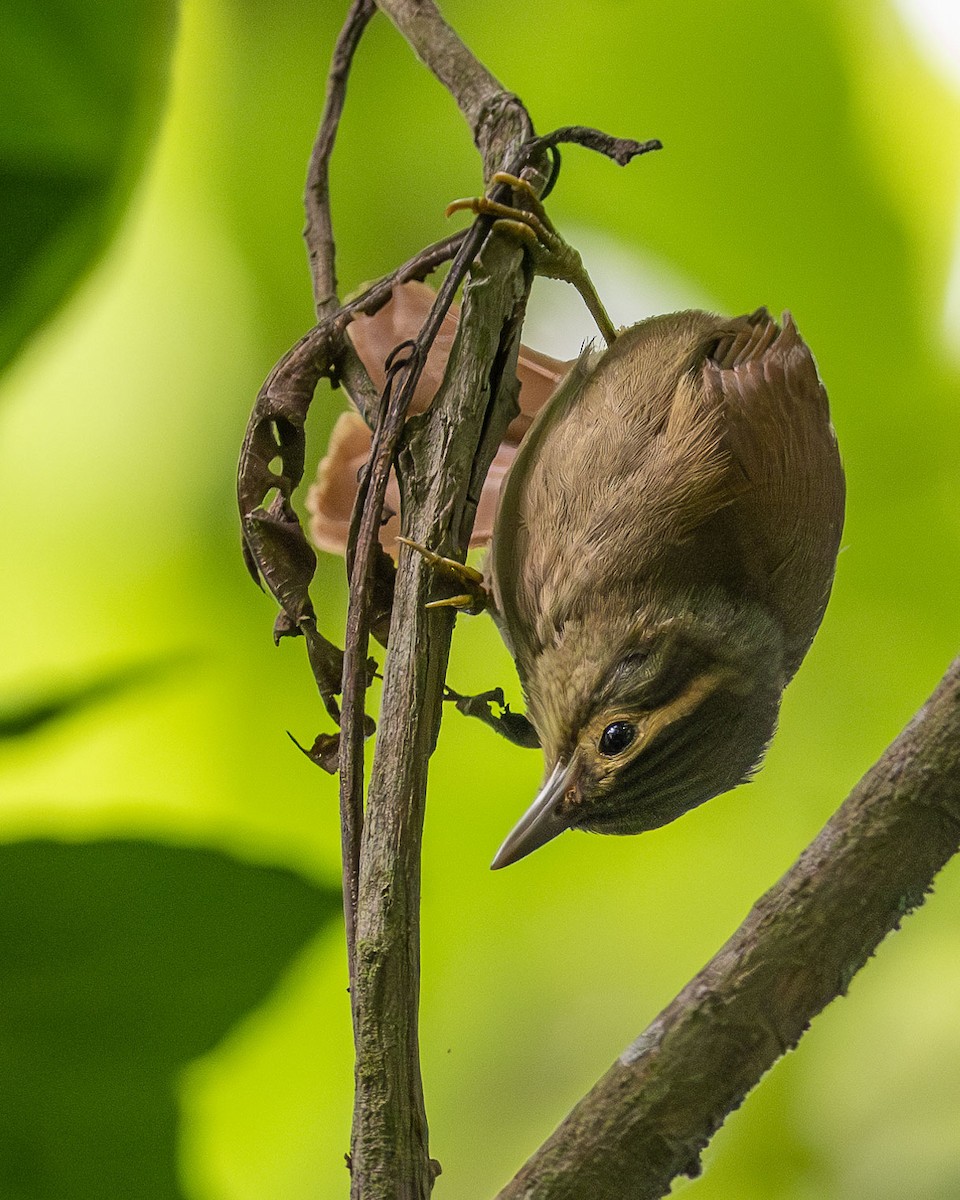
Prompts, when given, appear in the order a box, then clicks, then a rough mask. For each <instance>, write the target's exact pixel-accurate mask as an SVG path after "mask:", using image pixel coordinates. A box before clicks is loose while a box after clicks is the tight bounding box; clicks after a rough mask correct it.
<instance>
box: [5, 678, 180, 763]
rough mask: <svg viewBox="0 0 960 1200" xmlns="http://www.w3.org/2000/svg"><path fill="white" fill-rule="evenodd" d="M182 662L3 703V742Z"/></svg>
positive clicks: (145, 681) (71, 714) (94, 680)
mask: <svg viewBox="0 0 960 1200" xmlns="http://www.w3.org/2000/svg"><path fill="white" fill-rule="evenodd" d="M182 661H183V659H182V658H181V657H177V658H166V659H162V660H160V661H155V662H146V663H135V664H133V665H131V666H128V667H124V668H122V669H121V670H117V671H111V672H108V673H105V674H103V675H99V676H95V677H94V678H92V679H88V680H86V681H85V682H83V683H79V684H73V685H71V686H64V687H61V688H59V689H52V690H48V691H45V692H34V694H33V695H29V694H28V695H26V696H21V697H18V698H17V699H0V742H5V741H10V740H12V739H13V738H20V737H25V736H27V735H28V734H31V733H36V732H37V731H38V730H40V729H42V728H43V727H44V726H45V725H48V724H49V723H50V722H51V721H56V720H59V719H60V718H62V717H71V716H73V715H74V714H76V713H78V712H81V711H82V710H83V709H85V708H87V707H88V706H89V705H91V704H96V703H98V702H100V701H103V700H112V699H113V698H114V697H115V696H118V695H120V694H121V693H122V692H125V691H126V690H127V689H128V688H133V687H138V686H139V685H140V684H144V683H150V682H152V681H153V680H155V679H158V678H160V677H162V676H163V675H165V674H166V673H167V672H168V671H170V670H172V669H173V668H174V667H176V666H177V665H178V664H179V663H181V662H182Z"/></svg>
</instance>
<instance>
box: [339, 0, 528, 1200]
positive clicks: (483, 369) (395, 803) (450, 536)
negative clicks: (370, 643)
mask: <svg viewBox="0 0 960 1200" xmlns="http://www.w3.org/2000/svg"><path fill="white" fill-rule="evenodd" d="M380 7H381V8H382V9H383V10H384V11H385V12H386V13H387V15H388V16H390V18H391V19H392V20H394V22H395V24H397V25H398V27H399V28H400V30H401V32H402V33H404V35H405V36H406V37H408V40H410V41H411V44H413V45H414V46H415V47H416V49H417V51H418V53H419V54H420V56H421V58H423V59H424V61H425V62H426V63H427V65H428V67H430V69H431V70H433V71H434V73H435V74H437V75H438V77H439V78H441V80H446V81H447V82H451V81H457V84H458V94H460V95H462V92H460V91H459V85H460V84H462V83H463V81H469V82H468V83H467V84H466V85H465V86H466V90H467V91H468V93H469V97H468V100H467V102H466V104H463V103H461V108H462V109H463V110H464V111H465V112H466V113H468V119H469V120H470V122H471V128H472V129H473V131H474V136H475V137H476V138H477V140H478V143H482V144H483V145H484V146H485V148H486V154H485V169H486V173H487V174H490V173H492V171H493V170H495V169H496V168H498V167H500V166H502V165H504V163H506V162H507V161H509V159H510V158H511V157H512V156H513V155H514V154H516V153H517V151H518V150H519V148H520V146H521V145H522V144H523V142H524V141H525V140H526V139H527V138H528V137H529V136H530V134H531V132H532V131H531V126H530V122H529V119H528V118H527V116H526V113H525V111H524V110H523V109H522V106H520V104H519V102H518V101H516V99H515V98H513V97H508V96H507V95H506V93H504V92H503V89H502V88H501V87H500V85H499V84H498V83H497V81H496V80H495V79H494V78H493V77H492V76H491V75H490V74H489V73H488V72H487V71H486V70H485V69H484V68H482V67H481V66H480V64H479V63H477V61H476V60H475V59H474V58H473V56H472V55H471V54H470V53H469V52H468V51H467V50H466V48H465V47H464V46H463V45H462V43H460V42H459V40H458V39H457V38H456V37H455V35H453V34H452V31H450V30H449V27H448V26H446V25H445V24H444V23H443V22H442V20H441V19H440V17H439V14H438V13H437V11H436V8H435V6H434V5H433V4H432V3H429V2H427V0H420V2H419V3H417V4H414V5H411V4H409V3H405V2H403V3H395V2H394V0H383V2H382V3H381V4H380ZM473 252H474V251H473V250H471V251H470V253H473ZM488 253H489V256H490V261H489V262H488V263H487V269H488V270H490V271H491V275H490V277H487V278H483V267H481V268H480V272H479V274H478V281H477V283H475V284H472V285H468V287H467V289H466V293H465V297H464V309H463V315H462V319H461V322H460V326H459V332H458V335H457V338H456V341H455V344H454V347H453V350H452V353H451V357H450V365H449V369H448V374H447V383H446V384H445V386H444V387H443V388H442V389H441V392H440V394H439V395H438V396H437V397H436V399H435V400H434V403H433V405H432V406H431V409H430V411H429V412H428V413H427V414H424V416H423V417H422V418H418V419H417V420H416V424H415V425H414V430H413V431H411V432H410V434H409V437H408V432H407V430H405V429H404V426H403V417H404V402H405V396H404V395H403V394H402V393H408V392H409V390H410V389H411V388H412V382H411V379H412V374H411V375H410V376H408V378H407V380H406V381H405V383H404V385H403V386H402V388H401V395H400V396H399V397H398V402H397V405H396V408H395V409H393V406H392V405H391V410H392V411H390V412H384V413H381V423H380V427H379V429H378V431H377V434H376V435H375V449H374V461H373V470H372V474H371V477H370V479H371V485H372V486H371V489H369V490H368V491H367V495H366V500H365V506H364V512H363V514H362V516H361V519H360V535H359V536H358V538H357V552H356V557H355V559H354V563H353V576H354V578H353V580H352V582H353V585H354V586H353V587H352V589H351V590H352V596H353V598H352V600H351V609H352V612H351V624H350V629H349V631H348V639H347V645H346V655H347V661H346V664H345V665H346V670H345V691H344V711H343V725H342V737H343V743H342V747H343V750H342V754H343V757H342V760H341V761H342V764H343V766H344V767H345V768H346V771H345V774H346V778H345V779H344V780H343V781H342V782H343V785H344V787H345V788H349V789H350V790H351V791H352V793H353V796H354V799H355V796H356V794H358V789H357V784H358V776H359V774H360V766H361V759H360V751H361V747H362V736H361V734H360V729H361V724H360V722H361V721H362V703H361V704H358V703H357V699H356V695H357V693H358V692H359V693H361V694H362V687H363V684H362V673H361V672H360V670H359V665H360V661H361V659H362V655H363V654H364V653H365V649H364V648H365V638H366V630H365V622H364V617H363V612H362V604H361V603H360V600H359V599H357V597H358V592H359V590H360V588H359V585H360V584H361V583H362V582H363V580H364V579H365V578H366V575H365V572H366V571H367V569H368V563H367V562H366V561H365V558H364V556H365V555H366V553H367V551H366V549H365V548H366V547H367V546H369V545H370V543H371V541H372V539H373V537H375V535H376V528H377V523H378V520H379V511H380V509H381V507H382V494H381V490H382V483H383V482H385V471H386V470H388V469H389V466H390V464H391V462H392V460H393V453H394V450H395V447H396V443H397V441H398V439H400V438H401V437H402V438H403V439H405V440H406V442H407V444H406V447H405V448H402V449H401V451H400V463H399V465H400V473H401V480H402V484H403V504H402V509H403V522H404V532H405V533H406V534H407V535H408V536H411V537H413V538H415V539H417V540H419V541H424V542H428V543H429V544H431V545H437V546H441V547H444V548H445V549H447V550H449V551H451V552H453V553H460V554H462V553H463V552H464V551H465V549H466V540H465V539H466V537H467V536H468V534H469V530H470V527H471V525H472V520H473V513H472V511H470V512H469V514H468V515H465V514H466V513H467V510H468V508H469V506H470V504H471V501H470V499H469V497H468V482H469V481H470V480H471V479H472V477H473V475H474V464H475V461H476V460H477V457H478V448H479V447H480V446H481V443H483V453H482V457H484V458H485V459H486V462H485V463H484V464H483V468H482V469H483V471H485V470H486V467H487V466H488V465H489V462H490V460H491V459H492V457H493V453H494V449H495V446H493V445H492V444H491V443H492V441H493V439H494V438H495V439H496V442H497V443H498V442H499V440H500V436H501V435H502V433H503V431H504V430H505V428H506V425H507V423H508V422H509V420H510V419H511V417H512V415H513V413H514V412H515V407H516V379H515V372H514V370H513V369H512V366H513V365H515V360H516V354H517V349H518V345H519V341H518V321H517V314H518V311H522V309H523V306H524V304H525V301H526V295H527V291H528V288H529V280H528V279H527V277H526V275H525V272H524V271H523V268H522V255H521V253H520V252H519V251H518V250H516V249H515V248H513V247H511V246H504V245H492V246H491V247H490V249H489V252H488ZM493 268H495V282H494V270H493ZM438 311H439V310H438ZM440 315H442V312H441V313H440ZM416 366H417V363H416V361H415V362H414V363H413V371H414V372H415V370H416ZM411 424H414V423H413V422H412V423H411ZM412 442H415V443H416V444H415V445H412V444H411V443H412ZM374 481H375V482H374ZM427 586H428V580H427V576H426V571H425V569H424V565H423V563H422V562H421V561H420V560H419V559H415V560H407V559H405V560H404V561H402V562H401V568H400V572H399V575H398V578H397V586H396V592H395V598H394V607H393V617H392V621H391V634H390V651H389V654H388V656H387V661H386V665H385V669H384V688H383V699H382V702H381V709H380V725H379V731H378V735H377V744H376V750H375V754H374V763H373V770H372V775H371V780H370V786H369V789H368V793H367V802H366V814H365V819H364V828H363V837H362V841H361V852H360V883H359V892H358V899H357V930H356V961H355V975H354V985H353V992H352V1000H353V1009H354V1032H355V1039H356V1051H357V1061H356V1084H357V1087H356V1098H355V1106H354V1125H353V1134H352V1140H351V1161H352V1172H353V1176H352V1179H353V1182H352V1195H353V1197H354V1198H355V1200H381V1198H383V1200H386V1198H388V1197H389V1198H398V1200H399V1198H401V1197H402V1198H404V1200H408V1198H409V1200H425V1198H426V1197H427V1196H428V1195H429V1193H430V1190H431V1187H432V1184H433V1179H434V1176H435V1173H436V1169H437V1168H436V1166H435V1164H433V1163H432V1162H431V1160H430V1156H429V1150H428V1140H427V1121H426V1113H425V1109H424V1102H423V1090H422V1083H421V1078H420V1064H419V1035H418V1009H419V987H420V980H419V971H420V940H419V939H420V912H419V909H420V841H421V834H422V826H423V816H424V803H425V797H426V780H427V763H428V761H429V757H430V754H431V753H432V750H433V747H434V744H435V741H436V737H437V732H438V729H439V723H440V707H441V696H442V687H443V679H444V675H445V671H446V662H447V655H448V652H449V643H450V635H451V631H452V625H453V621H452V619H451V618H450V616H449V615H447V614H444V615H437V614H435V613H432V614H431V613H427V612H426V610H425V608H424V601H425V599H426V593H427ZM342 769H343V768H342Z"/></svg>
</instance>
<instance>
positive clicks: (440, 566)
mask: <svg viewBox="0 0 960 1200" xmlns="http://www.w3.org/2000/svg"><path fill="white" fill-rule="evenodd" d="M397 541H398V542H401V543H402V544H403V545H404V546H409V547H410V549H411V550H416V552H417V553H418V554H420V555H422V557H423V558H425V559H426V560H427V562H428V563H429V564H430V566H431V567H433V569H434V570H435V571H436V572H438V574H440V575H445V576H447V578H449V579H452V580H453V581H454V582H456V583H457V584H459V586H460V587H462V588H463V589H464V591H463V592H461V593H459V594H458V595H456V596H447V597H445V598H444V599H443V600H432V601H431V602H430V603H429V604H428V605H427V608H455V609H457V611H458V612H465V613H468V614H469V615H470V616H475V615H476V614H477V613H481V612H483V610H484V609H485V608H486V607H487V605H488V604H489V602H490V593H489V592H488V591H487V589H486V588H485V587H484V585H483V576H482V575H481V574H480V572H479V571H475V570H474V569H473V567H469V566H467V564H466V563H462V562H457V560H456V559H455V558H444V557H443V556H442V555H440V554H435V553H434V552H433V551H432V550H428V549H427V547H426V546H421V545H420V543H419V542H414V541H411V540H410V538H405V537H398V538H397Z"/></svg>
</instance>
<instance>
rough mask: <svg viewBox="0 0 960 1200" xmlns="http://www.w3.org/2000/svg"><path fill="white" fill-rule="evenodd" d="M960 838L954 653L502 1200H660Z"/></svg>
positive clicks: (958, 679)
mask: <svg viewBox="0 0 960 1200" xmlns="http://www.w3.org/2000/svg"><path fill="white" fill-rule="evenodd" d="M958 848H960V658H958V659H957V660H956V661H955V662H954V663H953V664H952V666H951V667H950V669H949V670H948V671H947V673H946V675H945V676H944V678H943V679H942V681H941V682H940V685H939V687H938V688H937V690H936V691H935V692H934V694H933V696H932V697H931V698H930V700H928V702H927V703H926V704H925V705H924V707H923V708H922V709H921V710H920V712H919V713H918V714H917V716H916V717H915V718H914V719H913V721H911V723H910V724H909V725H908V726H907V728H906V729H905V730H904V731H903V733H902V734H901V735H900V736H899V737H898V738H897V740H896V741H895V742H894V743H893V744H892V745H891V746H890V747H889V749H888V750H887V751H886V753H885V754H884V755H883V757H882V758H881V759H880V760H879V762H877V764H876V765H875V766H874V767H873V768H871V770H870V771H869V772H868V773H867V774H866V775H865V776H864V777H863V779H862V780H861V781H860V783H859V784H858V785H857V787H856V788H854V790H853V792H851V794H850V796H849V797H848V798H847V800H846V801H845V802H844V803H843V805H842V806H841V807H840V808H839V809H838V811H837V812H836V813H835V814H834V816H833V817H832V818H831V819H830V821H828V822H827V824H826V826H824V828H823V830H822V831H821V833H820V834H819V836H818V837H817V838H816V840H815V841H814V842H813V843H812V844H811V845H810V846H809V847H808V848H807V849H806V850H805V851H804V853H803V854H802V855H801V856H800V858H799V860H798V861H797V862H796V864H795V865H794V866H793V867H792V868H791V870H790V871H788V872H787V874H786V875H785V876H784V877H783V878H782V879H781V880H780V881H779V883H777V884H775V885H774V887H772V888H771V889H770V890H769V891H768V892H767V893H766V895H764V896H763V897H761V899H760V900H759V901H758V902H757V903H756V905H754V907H753V910H752V911H751V912H750V914H749V916H748V917H747V919H746V920H745V921H744V923H743V924H742V925H741V926H740V928H739V929H738V930H737V932H736V933H735V934H734V935H733V937H732V938H730V940H729V941H728V942H727V943H726V945H724V946H723V947H722V948H721V949H720V950H719V951H718V953H717V954H716V955H715V956H714V957H713V959H711V961H710V962H709V963H708V964H707V965H706V966H705V967H704V968H703V970H702V971H701V972H700V973H699V974H698V975H697V976H696V977H695V978H694V979H692V980H691V981H690V983H688V984H687V986H686V987H685V988H684V989H683V991H682V992H681V993H680V994H679V995H678V996H677V998H676V999H675V1000H674V1001H673V1002H672V1003H671V1004H670V1005H669V1006H668V1007H667V1008H666V1009H664V1011H663V1012H662V1013H661V1014H660V1015H659V1016H658V1017H657V1019H656V1020H655V1021H654V1022H653V1024H652V1025H650V1027H649V1028H648V1029H647V1030H646V1031H645V1032H644V1033H643V1034H642V1035H641V1036H640V1037H639V1038H638V1039H637V1040H636V1041H635V1042H634V1043H633V1045H632V1046H630V1047H629V1048H628V1049H627V1050H625V1051H624V1053H623V1054H622V1055H621V1056H620V1058H619V1059H618V1060H617V1062H616V1063H614V1065H613V1066H612V1067H611V1068H610V1069H609V1071H607V1073H606V1075H604V1076H603V1078H602V1079H601V1080H600V1081H599V1082H598V1083H597V1084H596V1085H595V1087H594V1088H593V1089H592V1090H591V1091H590V1092H589V1093H588V1094H587V1095H586V1096H585V1097H584V1098H583V1099H582V1100H581V1101H580V1103H579V1104H578V1105H577V1106H576V1107H575V1108H574V1110H573V1111H572V1112H571V1113H570V1115H569V1116H568V1117H567V1118H566V1119H565V1120H564V1121H563V1123H562V1124H561V1125H560V1126H559V1127H558V1129H557V1130H556V1131H555V1132H554V1133H553V1134H552V1135H551V1137H550V1138H549V1139H548V1140H547V1141H546V1142H545V1143H544V1145H543V1146H541V1147H540V1149H539V1150H537V1151H536V1153H535V1154H534V1155H533V1156H532V1157H531V1158H530V1160H529V1161H528V1162H527V1163H526V1165H525V1166H524V1167H523V1168H522V1169H521V1170H520V1172H519V1173H518V1174H517V1175H516V1177H515V1178H514V1179H513V1180H512V1181H511V1182H510V1183H509V1184H507V1186H506V1187H505V1188H504V1189H503V1190H502V1191H501V1192H500V1193H499V1195H498V1198H497V1200H521V1198H522V1200H582V1197H584V1196H590V1197H591V1198H592V1200H626V1198H629V1200H655V1198H656V1197H660V1196H665V1195H667V1193H668V1192H669V1191H670V1185H671V1181H672V1180H673V1179H674V1178H675V1177H676V1176H677V1175H696V1174H698V1173H699V1169H700V1162H699V1158H700V1152H701V1151H702V1150H703V1148H704V1147H705V1146H706V1144H707V1142H708V1140H709V1139H710V1137H711V1136H712V1135H713V1133H714V1132H715V1131H716V1130H717V1129H718V1128H719V1127H720V1125H721V1124H722V1122H723V1120H724V1118H725V1117H726V1115H727V1114H728V1113H730V1112H732V1111H733V1110H734V1109H735V1108H737V1107H738V1106H739V1104H740V1103H741V1102H742V1100H743V1098H744V1097H745V1096H746V1094H747V1092H748V1091H750V1089H751V1088H752V1087H754V1086H755V1084H756V1083H758V1082H759V1080H760V1078H761V1076H762V1075H763V1074H764V1073H765V1072H766V1071H767V1070H769V1068H770V1067H771V1066H772V1065H773V1063H774V1062H776V1060H777V1059H778V1058H779V1057H780V1056H781V1055H782V1054H784V1053H785V1052H786V1051H787V1050H789V1049H791V1048H792V1047H793V1046H795V1045H796V1044H797V1042H798V1041H799V1040H800V1038H801V1036H802V1035H803V1033H804V1031H805V1030H806V1029H807V1027H808V1025H809V1023H810V1021H811V1020H812V1019H813V1017H815V1016H816V1014H817V1013H818V1012H820V1011H821V1009H823V1008H824V1007H826V1005H827V1004H829V1003H830V1001H831V1000H833V999H834V998H835V997H837V996H840V995H843V994H844V993H845V992H846V990H847V988H848V986H849V984H850V981H851V979H852V978H853V976H854V975H855V974H856V972H857V971H858V970H859V969H860V968H861V967H862V966H863V965H864V964H865V963H866V962H867V960H868V959H869V958H870V956H871V955H872V954H873V953H874V951H875V950H876V948H877V946H878V945H879V944H880V942H881V941H882V940H883V938H884V937H885V936H886V935H887V934H888V933H889V932H890V931H891V930H893V929H896V928H898V927H899V925H900V922H901V921H902V919H903V917H904V916H905V915H906V914H907V913H909V912H911V911H912V910H913V909H914V908H916V907H917V906H918V905H920V904H921V903H922V902H923V899H924V896H925V894H926V893H927V892H928V891H929V890H930V887H931V885H932V882H933V879H934V877H935V875H936V874H937V872H938V871H939V870H940V868H941V867H942V866H943V865H944V864H945V863H946V862H947V861H948V859H949V858H950V857H951V856H952V855H953V854H955V853H956V852H957V850H958Z"/></svg>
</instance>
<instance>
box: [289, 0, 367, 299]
mask: <svg viewBox="0 0 960 1200" xmlns="http://www.w3.org/2000/svg"><path fill="white" fill-rule="evenodd" d="M376 11H377V6H376V4H375V3H374V0H353V3H352V4H351V6H350V11H349V12H348V13H347V18H346V20H345V21H344V23H343V28H342V29H341V30H340V36H339V37H338V38H337V44H336V46H335V47H334V50H333V57H332V58H331V60H330V70H329V71H328V72H327V93H326V99H325V102H324V108H323V116H322V117H321V119H320V128H319V129H318V130H317V136H316V140H315V141H314V143H313V152H312V154H311V155H310V166H309V169H308V171H307V186H306V191H305V193H304V198H303V200H304V208H305V209H306V213H307V224H306V228H305V229H304V231H303V237H304V240H305V241H306V243H307V253H308V255H309V259H310V275H311V278H312V279H313V299H314V304H315V305H316V312H317V316H318V317H324V316H326V315H327V314H328V313H330V312H332V311H333V310H334V309H336V307H337V272H336V248H335V245H334V240H333V224H332V221H331V217H330V156H331V155H332V154H333V147H334V143H335V142H336V140H337V130H338V128H339V126H340V116H341V114H342V112H343V105H344V101H345V100H346V96H347V79H348V78H349V75H350V68H351V66H352V65H353V56H354V53H355V51H356V49H357V46H358V44H359V42H360V38H361V37H362V36H363V31H364V29H366V27H367V24H368V23H369V21H370V18H371V17H372V16H373V14H374V13H375V12H376Z"/></svg>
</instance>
